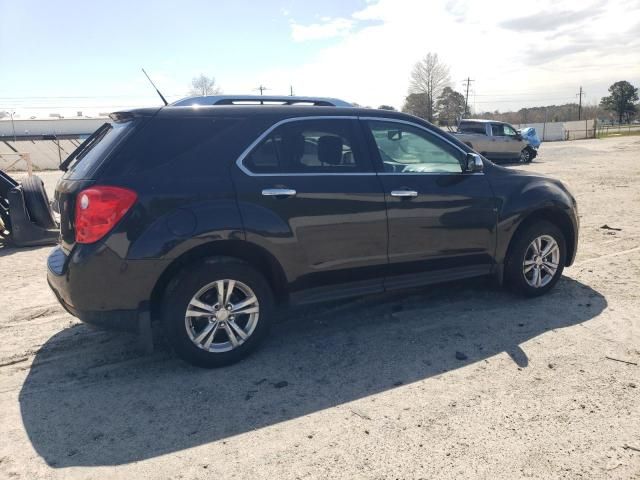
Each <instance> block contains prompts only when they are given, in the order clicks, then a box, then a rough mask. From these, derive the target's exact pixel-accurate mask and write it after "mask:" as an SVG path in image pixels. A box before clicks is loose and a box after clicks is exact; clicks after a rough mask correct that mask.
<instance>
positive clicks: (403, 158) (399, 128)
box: [367, 121, 462, 173]
mask: <svg viewBox="0 0 640 480" xmlns="http://www.w3.org/2000/svg"><path fill="white" fill-rule="evenodd" d="M367 123H368V125H369V128H370V129H371V133H372V135H373V139H374V141H375V143H376V146H377V147H378V152H379V153H380V157H381V160H382V164H383V167H384V171H385V172H389V173H461V172H462V167H461V165H460V161H459V160H458V157H459V154H458V152H457V151H456V149H455V148H454V147H452V146H451V145H448V144H447V143H446V142H444V141H442V140H440V139H438V138H437V137H436V136H434V135H431V134H429V133H428V132H426V131H424V130H422V129H420V128H417V127H412V126H410V125H405V124H402V123H395V122H384V121H369V122H367Z"/></svg>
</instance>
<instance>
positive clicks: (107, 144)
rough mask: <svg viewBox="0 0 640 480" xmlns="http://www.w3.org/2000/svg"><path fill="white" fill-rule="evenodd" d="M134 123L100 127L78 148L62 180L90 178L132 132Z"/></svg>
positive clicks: (117, 123)
mask: <svg viewBox="0 0 640 480" xmlns="http://www.w3.org/2000/svg"><path fill="white" fill-rule="evenodd" d="M134 123H135V122H134V121H133V120H131V121H128V122H116V123H105V124H104V125H102V126H101V127H100V128H99V129H98V130H96V131H95V132H94V133H93V134H92V135H91V136H90V137H89V138H87V139H86V140H85V141H84V142H83V143H82V144H81V145H80V147H78V150H79V153H77V155H76V157H75V158H73V160H72V161H71V163H70V165H69V167H68V169H67V172H66V173H65V175H64V178H65V179H68V180H82V179H86V178H91V176H92V175H93V174H94V173H95V171H96V170H97V169H98V167H99V166H100V164H101V163H102V161H103V160H104V159H105V158H106V156H107V155H108V154H109V153H110V152H111V151H112V150H113V148H114V147H115V146H116V145H117V144H118V143H120V141H121V140H122V139H123V138H124V137H125V136H126V135H127V133H128V132H130V131H131V130H132V128H133V125H134ZM76 152H77V151H76ZM76 152H74V153H76ZM74 153H72V154H71V155H74Z"/></svg>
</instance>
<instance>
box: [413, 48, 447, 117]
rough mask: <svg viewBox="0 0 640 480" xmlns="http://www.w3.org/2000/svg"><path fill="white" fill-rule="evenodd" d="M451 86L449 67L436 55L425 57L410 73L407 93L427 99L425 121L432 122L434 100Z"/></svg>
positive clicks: (431, 54) (430, 54) (429, 54)
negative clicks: (445, 88)
mask: <svg viewBox="0 0 640 480" xmlns="http://www.w3.org/2000/svg"><path fill="white" fill-rule="evenodd" d="M450 84H451V79H450V77H449V67H448V66H447V65H445V64H444V63H442V62H440V60H439V59H438V54H437V53H431V52H429V53H427V55H426V56H425V57H424V58H423V59H422V60H420V61H419V62H417V63H416V64H415V65H414V67H413V70H412V71H411V83H410V85H409V93H410V94H412V93H418V94H424V95H426V98H427V111H426V115H427V116H426V119H427V120H429V121H430V122H433V117H434V113H435V103H436V98H437V97H438V96H440V94H441V93H442V90H443V89H444V87H447V86H449V85H450Z"/></svg>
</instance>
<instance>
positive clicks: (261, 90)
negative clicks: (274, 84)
mask: <svg viewBox="0 0 640 480" xmlns="http://www.w3.org/2000/svg"><path fill="white" fill-rule="evenodd" d="M256 90H260V95H264V91H265V90H269V89H268V88H267V87H265V86H264V85H260V86H259V87H258V88H256Z"/></svg>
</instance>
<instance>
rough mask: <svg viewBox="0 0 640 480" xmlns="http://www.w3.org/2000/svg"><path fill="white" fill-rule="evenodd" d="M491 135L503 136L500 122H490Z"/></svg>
mask: <svg viewBox="0 0 640 480" xmlns="http://www.w3.org/2000/svg"><path fill="white" fill-rule="evenodd" d="M491 135H493V136H494V137H504V126H503V125H502V124H498V123H492V124H491Z"/></svg>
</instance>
